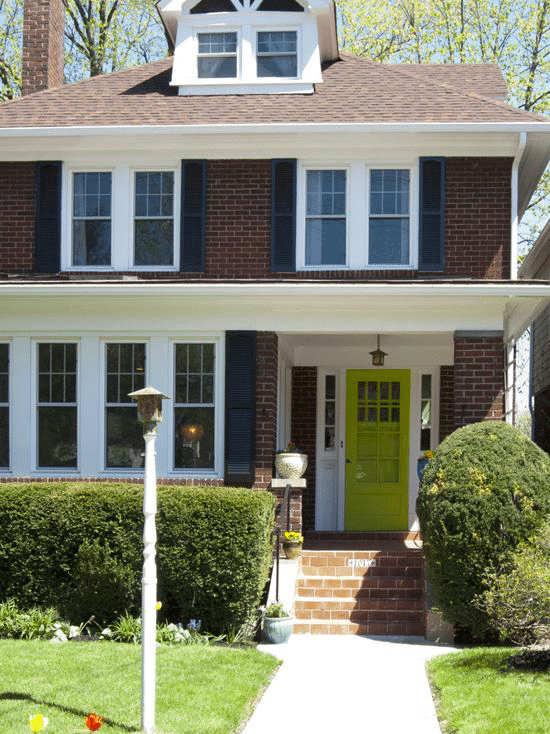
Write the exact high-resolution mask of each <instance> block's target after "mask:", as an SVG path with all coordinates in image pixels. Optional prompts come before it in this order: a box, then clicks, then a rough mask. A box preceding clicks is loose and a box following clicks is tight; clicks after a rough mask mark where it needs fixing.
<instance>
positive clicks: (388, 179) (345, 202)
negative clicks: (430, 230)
mask: <svg viewBox="0 0 550 734" xmlns="http://www.w3.org/2000/svg"><path fill="white" fill-rule="evenodd" d="M298 172H299V174H298V176H299V179H298V196H297V212H296V213H297V222H298V229H297V252H296V264H297V268H298V269H304V270H307V269H312V270H330V269H344V268H347V269H354V270H368V269H373V270H374V269H381V268H382V269H384V270H388V269H392V270H394V269H395V270H399V269H412V268H414V267H415V266H416V264H417V261H418V233H417V229H418V212H417V209H418V170H417V167H416V163H413V164H405V165H399V164H391V165H385V164H384V163H376V164H371V163H368V162H366V161H362V160H360V159H358V160H355V161H351V162H347V163H344V165H342V164H340V165H338V164H336V165H334V163H330V164H328V165H323V166H320V165H315V163H313V162H311V163H310V162H308V161H305V162H303V163H302V164H301V165H300V166H299V168H298Z"/></svg>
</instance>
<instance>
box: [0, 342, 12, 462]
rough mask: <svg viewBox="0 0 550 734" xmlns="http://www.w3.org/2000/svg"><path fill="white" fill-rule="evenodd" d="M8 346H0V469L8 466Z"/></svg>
mask: <svg viewBox="0 0 550 734" xmlns="http://www.w3.org/2000/svg"><path fill="white" fill-rule="evenodd" d="M9 378H10V345H9V344H0V469H7V468H8V467H9V465H10V442H9V435H10V409H9Z"/></svg>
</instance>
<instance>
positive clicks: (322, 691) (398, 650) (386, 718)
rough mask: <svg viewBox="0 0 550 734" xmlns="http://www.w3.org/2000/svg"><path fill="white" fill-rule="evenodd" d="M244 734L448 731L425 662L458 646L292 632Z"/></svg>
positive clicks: (275, 651) (270, 648)
mask: <svg viewBox="0 0 550 734" xmlns="http://www.w3.org/2000/svg"><path fill="white" fill-rule="evenodd" d="M258 649H259V650H262V651H264V652H268V653H270V654H272V655H276V656H277V657H279V658H281V659H282V660H283V661H284V662H283V664H282V665H281V667H280V668H279V670H278V671H277V673H276V675H275V678H274V680H273V681H272V683H271V685H270V686H269V688H268V689H267V691H266V692H265V693H264V695H263V697H262V699H261V701H260V703H259V704H258V706H257V708H256V710H255V711H254V713H253V715H252V717H251V718H250V720H249V721H248V723H247V724H246V726H245V728H244V729H243V731H242V734H281V732H284V731H296V732H301V734H309V732H312V734H335V732H342V734H344V733H347V732H353V734H362V733H363V732H364V734H367V733H368V734H440V728H439V725H438V722H437V717H436V715H435V710H434V706H433V702H432V697H431V692H430V687H429V684H428V679H427V677H426V673H425V671H424V663H425V661H426V660H428V659H429V658H431V657H433V656H435V655H440V654H442V653H447V652H452V651H454V650H456V649H457V648H453V647H449V646H445V645H436V644H434V643H429V642H426V640H425V639H424V638H421V637H359V636H354V635H292V636H291V638H290V640H289V641H288V643H286V644H285V645H267V644H265V645H264V644H261V645H259V646H258Z"/></svg>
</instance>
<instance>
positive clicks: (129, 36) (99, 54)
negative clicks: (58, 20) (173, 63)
mask: <svg viewBox="0 0 550 734" xmlns="http://www.w3.org/2000/svg"><path fill="white" fill-rule="evenodd" d="M63 2H64V5H65V8H66V13H65V37H66V44H65V51H66V64H65V75H66V78H67V80H68V81H76V80H78V79H82V78H85V77H87V76H98V75H99V74H105V73H108V72H111V71H117V70H118V69H124V68H125V67H128V66H135V65H137V64H143V63H147V62H148V61H154V60H156V59H159V58H162V57H163V56H165V55H166V51H167V46H166V39H165V36H164V31H163V28H162V24H161V22H160V19H159V17H158V14H157V11H156V9H155V5H154V3H153V2H152V1H151V0H87V1H86V0H63Z"/></svg>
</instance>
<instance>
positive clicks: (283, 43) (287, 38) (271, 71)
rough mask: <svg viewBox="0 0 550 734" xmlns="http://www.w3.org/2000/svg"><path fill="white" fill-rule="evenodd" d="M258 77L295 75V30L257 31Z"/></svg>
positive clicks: (296, 60) (296, 62)
mask: <svg viewBox="0 0 550 734" xmlns="http://www.w3.org/2000/svg"><path fill="white" fill-rule="evenodd" d="M256 43H257V48H256V74H257V76H258V77H296V76H297V75H298V56H297V48H298V40H297V33H296V31H259V32H258V35H257V38H256Z"/></svg>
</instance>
